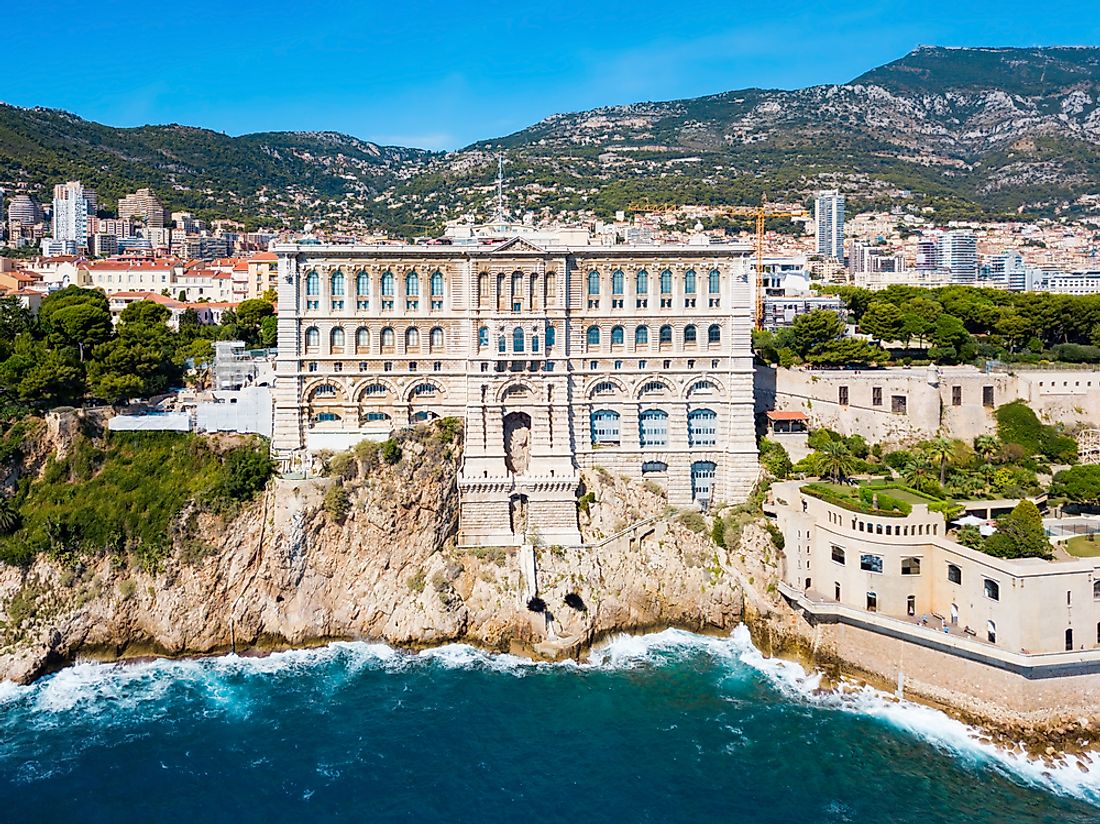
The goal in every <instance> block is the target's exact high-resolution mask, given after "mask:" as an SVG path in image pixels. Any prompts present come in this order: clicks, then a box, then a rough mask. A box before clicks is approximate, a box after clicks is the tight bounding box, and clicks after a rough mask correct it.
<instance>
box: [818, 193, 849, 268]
mask: <svg viewBox="0 0 1100 824" xmlns="http://www.w3.org/2000/svg"><path fill="white" fill-rule="evenodd" d="M814 219H815V221H816V223H817V253H818V254H819V255H822V256H824V257H830V258H836V259H837V260H840V261H843V260H844V195H842V194H840V193H839V192H838V191H836V190H835V189H834V190H832V191H829V192H818V193H817V199H816V200H815V201H814Z"/></svg>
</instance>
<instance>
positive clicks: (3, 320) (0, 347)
mask: <svg viewBox="0 0 1100 824" xmlns="http://www.w3.org/2000/svg"><path fill="white" fill-rule="evenodd" d="M32 329H34V317H33V316H32V315H31V313H30V312H29V311H27V309H25V308H24V306H23V304H22V303H20V302H19V298H17V297H14V296H11V297H2V298H0V361H4V360H7V359H8V358H9V357H10V356H11V353H12V351H13V350H14V346H15V339H16V338H17V337H18V336H19V335H22V334H29V333H30V332H31V330H32Z"/></svg>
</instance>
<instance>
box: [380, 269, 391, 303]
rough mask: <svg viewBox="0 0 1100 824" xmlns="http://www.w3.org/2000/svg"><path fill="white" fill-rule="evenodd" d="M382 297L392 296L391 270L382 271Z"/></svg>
mask: <svg viewBox="0 0 1100 824" xmlns="http://www.w3.org/2000/svg"><path fill="white" fill-rule="evenodd" d="M382 297H384V298H392V297H393V272H389V271H386V272H383V273H382Z"/></svg>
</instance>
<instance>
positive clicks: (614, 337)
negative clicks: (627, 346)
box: [611, 326, 626, 346]
mask: <svg viewBox="0 0 1100 824" xmlns="http://www.w3.org/2000/svg"><path fill="white" fill-rule="evenodd" d="M625 339H626V333H625V332H624V331H623V327H621V326H612V327H611V345H612V346H622V345H623V343H624V342H625Z"/></svg>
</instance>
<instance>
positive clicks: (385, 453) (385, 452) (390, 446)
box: [378, 438, 401, 464]
mask: <svg viewBox="0 0 1100 824" xmlns="http://www.w3.org/2000/svg"><path fill="white" fill-rule="evenodd" d="M378 454H379V455H381V456H382V460H384V461H385V462H386V463H388V464H395V463H398V462H399V461H400V460H401V444H399V443H398V442H397V440H396V439H394V438H390V439H389V440H387V441H384V442H383V443H382V446H381V447H380V448H379V450H378Z"/></svg>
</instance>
